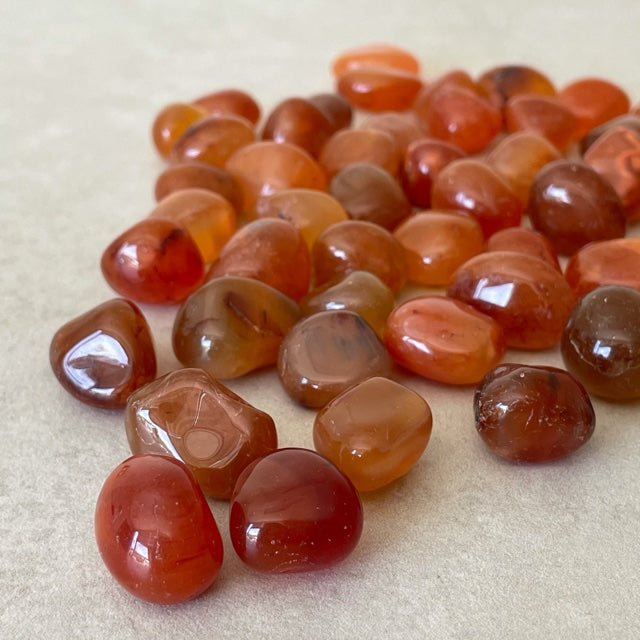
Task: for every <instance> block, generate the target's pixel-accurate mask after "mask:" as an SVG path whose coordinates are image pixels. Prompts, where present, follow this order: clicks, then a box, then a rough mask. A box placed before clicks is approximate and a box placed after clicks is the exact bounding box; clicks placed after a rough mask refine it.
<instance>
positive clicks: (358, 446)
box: [313, 377, 432, 491]
mask: <svg viewBox="0 0 640 640" xmlns="http://www.w3.org/2000/svg"><path fill="white" fill-rule="evenodd" d="M431 426H432V416H431V409H430V408H429V405H428V404H427V402H426V401H425V400H424V399H423V398H422V397H421V396H420V395H418V394H417V393H416V392H415V391H412V390H411V389H409V388H407V387H405V386H403V385H401V384H398V383H397V382H394V381H392V380H389V379H388V378H380V377H373V378H369V379H368V380H365V381H364V382H361V383H359V384H357V385H355V386H354V387H351V388H350V389H347V390H346V391H345V392H344V393H342V394H340V395H339V396H338V397H337V398H334V399H333V400H332V401H331V402H330V403H329V404H327V405H326V406H325V407H324V408H323V409H321V410H320V411H319V412H318V414H317V416H316V418H315V421H314V424H313V442H314V446H315V448H316V451H318V453H320V454H322V455H323V456H324V457H325V458H328V459H329V460H331V462H333V463H334V464H335V465H336V466H337V467H338V468H339V469H340V470H341V471H342V472H343V473H344V474H345V475H346V476H347V477H348V478H349V479H350V480H351V482H353V484H354V485H355V487H356V489H357V490H358V491H375V490H377V489H380V488H382V487H384V486H386V485H388V484H389V483H391V482H393V481H394V480H397V479H398V478H400V477H402V476H403V475H405V474H406V473H407V472H408V471H409V470H410V469H411V468H412V467H413V466H414V465H415V464H416V462H417V461H418V460H419V459H420V457H421V455H422V453H423V452H424V450H425V448H426V446H427V444H428V442H429V437H430V435H431Z"/></svg>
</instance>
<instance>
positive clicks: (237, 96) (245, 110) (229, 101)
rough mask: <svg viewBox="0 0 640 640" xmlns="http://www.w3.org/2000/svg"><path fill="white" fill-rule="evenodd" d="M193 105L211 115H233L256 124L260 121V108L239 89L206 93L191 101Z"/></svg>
mask: <svg viewBox="0 0 640 640" xmlns="http://www.w3.org/2000/svg"><path fill="white" fill-rule="evenodd" d="M193 104H195V105H198V106H200V107H202V108H204V109H206V110H207V111H208V112H209V113H210V114H211V115H217V114H233V115H236V116H241V117H243V118H246V119H247V120H249V122H252V123H253V124H256V122H258V120H260V106H259V105H258V103H257V102H256V101H255V100H254V99H253V98H252V97H251V96H250V95H249V94H248V93H246V92H245V91H241V90H239V89H221V90H219V91H214V92H213V93H208V94H207V95H205V96H202V97H200V98H198V99H197V100H194V101H193Z"/></svg>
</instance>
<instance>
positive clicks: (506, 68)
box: [478, 65, 556, 108]
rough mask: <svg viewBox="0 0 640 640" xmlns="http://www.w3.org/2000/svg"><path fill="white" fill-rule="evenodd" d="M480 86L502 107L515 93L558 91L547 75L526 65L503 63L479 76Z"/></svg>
mask: <svg viewBox="0 0 640 640" xmlns="http://www.w3.org/2000/svg"><path fill="white" fill-rule="evenodd" d="M478 87H479V88H480V90H481V91H482V92H483V93H484V94H486V95H487V97H488V98H489V100H490V101H491V103H492V104H494V105H495V106H496V107H498V108H502V107H503V106H504V104H505V102H507V100H509V98H511V97H512V96H515V95H519V94H527V93H528V94H536V95H542V96H553V95H555V93H556V89H555V87H554V85H553V83H552V82H551V80H549V78H548V77H547V76H546V75H544V74H543V73H541V72H540V71H538V70H537V69H533V68H532V67H527V66H525V65H503V66H498V67H493V68H492V69H488V70H487V71H485V72H484V73H482V75H481V76H480V77H479V78H478Z"/></svg>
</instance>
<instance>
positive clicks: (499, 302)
mask: <svg viewBox="0 0 640 640" xmlns="http://www.w3.org/2000/svg"><path fill="white" fill-rule="evenodd" d="M447 294H448V295H450V296H452V297H453V298H457V299H458V300H462V301H463V302H466V303H467V304H470V305H472V306H473V307H475V308H476V309H477V310H478V311H481V312H483V313H486V314H487V315H489V316H491V317H492V318H493V319H494V320H495V321H496V322H497V323H498V324H499V325H500V326H501V327H502V330H503V332H504V336H505V340H506V343H507V346H509V347H515V348H517V349H548V348H550V347H553V346H554V345H556V344H557V343H558V342H559V341H560V337H561V336H562V330H563V329H564V325H565V324H566V322H567V318H568V317H569V314H570V313H571V309H572V308H573V303H574V300H575V297H574V295H573V293H572V291H571V288H570V287H569V285H568V284H567V281H566V280H565V279H564V278H563V277H562V274H561V273H559V272H558V270H557V269H556V268H555V267H553V266H552V265H550V264H549V263H548V262H545V261H544V260H541V259H539V258H535V257H533V256H530V255H526V254H523V253H516V252H515V251H491V252H489V253H482V254H480V255H478V256H476V257H475V258H471V260H469V261H468V262H466V263H465V264H463V265H462V266H461V267H460V268H459V269H458V271H457V272H456V274H455V276H454V280H453V283H452V284H451V286H450V287H449V289H448V291H447Z"/></svg>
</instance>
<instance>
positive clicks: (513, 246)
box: [487, 227, 562, 272]
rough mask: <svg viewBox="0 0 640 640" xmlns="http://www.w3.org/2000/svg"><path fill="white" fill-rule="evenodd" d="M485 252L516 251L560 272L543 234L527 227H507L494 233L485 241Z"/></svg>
mask: <svg viewBox="0 0 640 640" xmlns="http://www.w3.org/2000/svg"><path fill="white" fill-rule="evenodd" d="M487 251H516V252H518V253H525V254H527V255H530V256H534V257H535V258H540V259H541V260H544V261H545V262H548V263H549V264H550V265H551V266H552V267H555V268H556V269H557V270H558V271H560V272H562V269H561V268H560V263H559V262H558V256H557V254H556V250H555V249H554V248H553V244H552V243H551V240H549V238H547V236H545V235H544V234H542V233H540V232H539V231H535V230H534V229H528V228H527V227H509V228H508V229H502V230H501V231H496V232H495V233H494V234H493V235H492V236H491V237H490V238H489V239H488V240H487Z"/></svg>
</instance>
